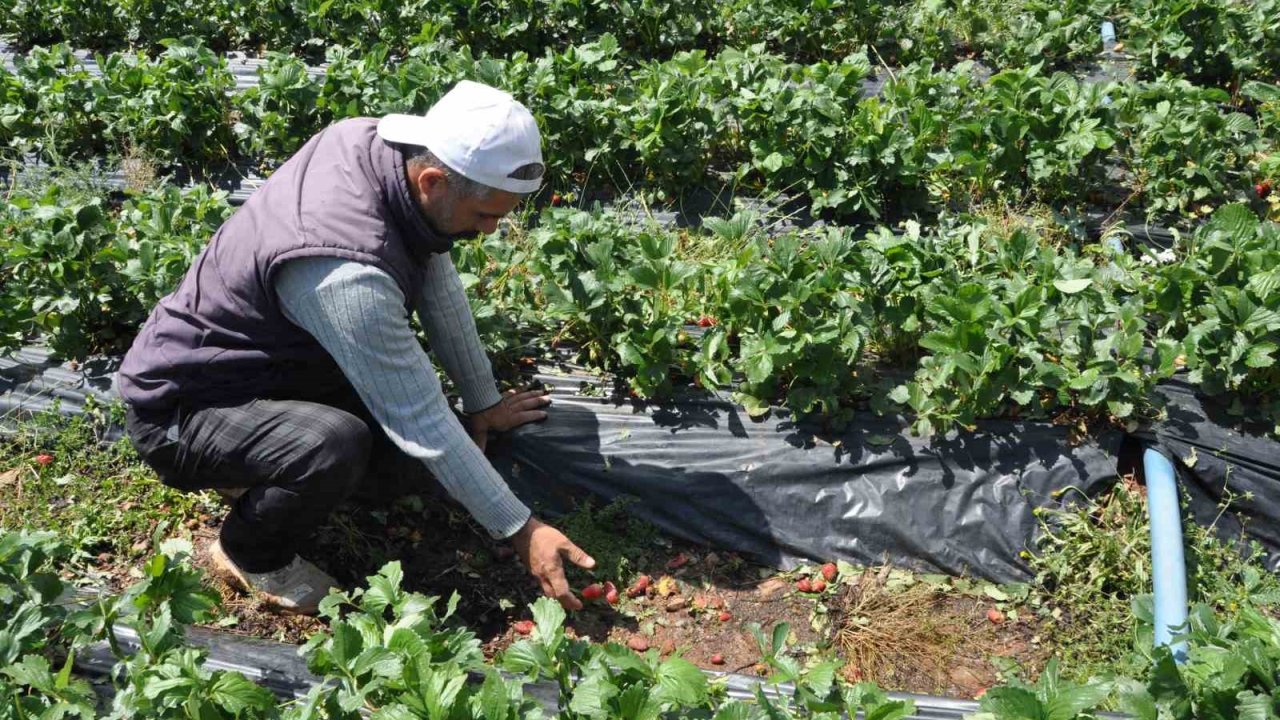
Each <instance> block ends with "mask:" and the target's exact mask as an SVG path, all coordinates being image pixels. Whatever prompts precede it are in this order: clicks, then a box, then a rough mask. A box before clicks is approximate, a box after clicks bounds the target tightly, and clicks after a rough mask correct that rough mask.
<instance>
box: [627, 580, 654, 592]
mask: <svg viewBox="0 0 1280 720" xmlns="http://www.w3.org/2000/svg"><path fill="white" fill-rule="evenodd" d="M651 582H653V581H652V579H651V578H650V577H649V576H648V575H641V576H640V577H638V578H636V584H635V585H632V586H631V587H629V588H627V597H640V596H641V595H643V594H645V592H647V591H648V590H649V583H651Z"/></svg>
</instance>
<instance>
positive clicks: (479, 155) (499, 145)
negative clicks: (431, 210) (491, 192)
mask: <svg viewBox="0 0 1280 720" xmlns="http://www.w3.org/2000/svg"><path fill="white" fill-rule="evenodd" d="M378 136H379V137H381V138H382V139H383V140H387V141H388V142H395V143H405V144H408V145H420V146H423V147H425V148H427V149H428V150H430V151H431V153H432V154H433V155H435V156H436V157H438V158H440V160H441V161H442V162H443V163H444V164H445V165H448V166H449V167H450V168H452V169H453V170H454V171H456V172H458V173H460V174H461V175H462V176H463V177H465V178H467V179H468V180H474V181H475V182H478V183H480V184H482V185H486V186H488V187H491V188H497V189H499V190H506V191H507V192H513V193H519V194H522V195H523V194H526V193H531V192H536V191H537V189H538V188H540V187H542V169H543V167H544V166H543V163H542V136H541V134H539V132H538V123H537V122H536V121H535V120H534V119H533V114H532V113H530V112H529V109H528V108H526V107H525V106H524V105H522V104H520V103H519V102H518V101H517V100H516V99H515V98H513V97H511V96H510V95H509V94H507V93H505V92H503V91H501V90H499V89H497V88H494V87H489V86H488V85H484V84H482V83H478V82H472V81H470V80H463V81H462V82H460V83H458V84H457V85H455V86H454V87H453V89H452V90H450V91H449V92H448V93H445V96H444V97H442V98H440V100H439V101H438V102H437V103H436V104H435V105H432V106H431V109H430V110H428V111H427V114H426V115H425V116H421V115H397V114H393V115H387V116H386V117H384V118H382V119H381V120H379V121H378ZM530 164H536V165H537V166H538V170H537V177H534V178H532V179H529V178H528V175H527V171H525V172H523V173H516V170H517V169H519V168H523V167H525V166H526V165H530ZM516 175H519V177H517V176H516Z"/></svg>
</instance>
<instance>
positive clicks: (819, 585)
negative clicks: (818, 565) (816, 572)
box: [813, 578, 827, 593]
mask: <svg viewBox="0 0 1280 720" xmlns="http://www.w3.org/2000/svg"><path fill="white" fill-rule="evenodd" d="M826 589H827V581H826V580H823V579H822V578H818V579H817V580H814V581H813V591H814V592H816V593H820V592H822V591H823V590H826Z"/></svg>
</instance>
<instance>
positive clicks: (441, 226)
mask: <svg viewBox="0 0 1280 720" xmlns="http://www.w3.org/2000/svg"><path fill="white" fill-rule="evenodd" d="M452 200H453V198H452V197H451V196H450V197H448V198H447V200H446V202H444V203H442V204H441V207H439V208H436V209H435V210H434V211H433V212H428V211H427V209H426V208H425V207H421V206H420V207H419V210H421V211H422V218H423V219H424V220H426V221H427V227H429V228H431V232H433V233H435V234H436V236H437V237H440V238H442V239H444V240H465V239H467V238H472V237H475V236H476V235H478V234H479V233H478V232H476V231H475V230H469V231H463V232H445V228H447V227H450V226H452V225H453V203H452V202H451V201H452Z"/></svg>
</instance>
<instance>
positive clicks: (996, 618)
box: [987, 608, 1004, 625]
mask: <svg viewBox="0 0 1280 720" xmlns="http://www.w3.org/2000/svg"><path fill="white" fill-rule="evenodd" d="M987 619H988V620H990V621H991V622H993V623H996V624H997V625H999V624H1000V623H1002V622H1004V613H1002V612H1000V611H999V610H997V609H996V608H991V609H990V610H988V611H987Z"/></svg>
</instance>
